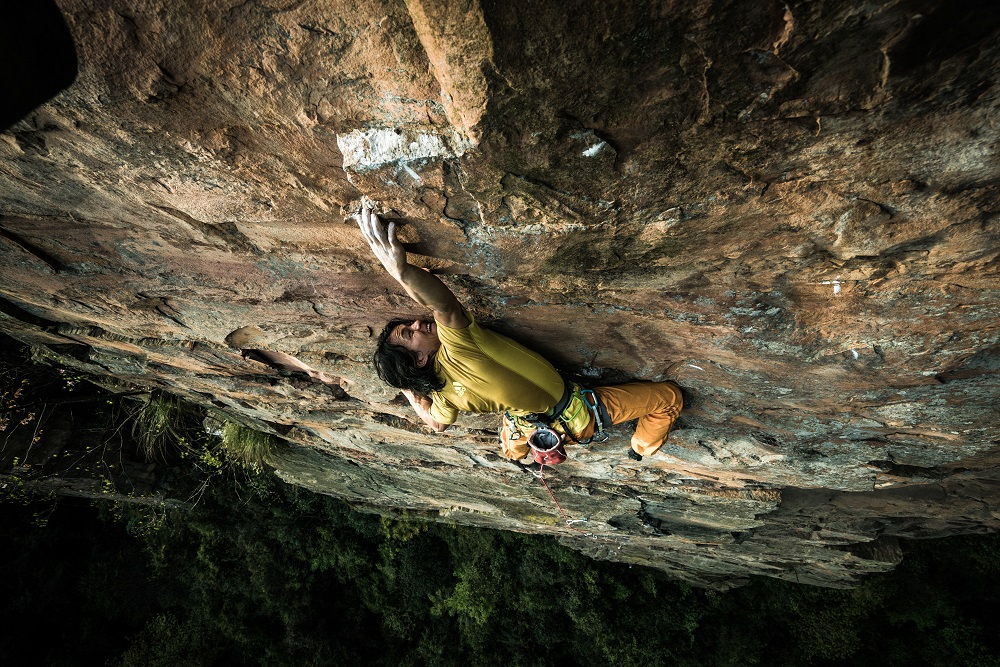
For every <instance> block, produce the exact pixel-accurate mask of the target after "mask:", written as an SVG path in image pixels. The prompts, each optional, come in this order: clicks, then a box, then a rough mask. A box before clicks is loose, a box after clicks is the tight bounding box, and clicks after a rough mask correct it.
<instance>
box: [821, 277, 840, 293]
mask: <svg viewBox="0 0 1000 667" xmlns="http://www.w3.org/2000/svg"><path fill="white" fill-rule="evenodd" d="M819 284H820V285H833V293H834V295H837V294H840V286H841V284H842V283H841V282H840V276H837V277H836V278H834V279H833V280H821V281H819Z"/></svg>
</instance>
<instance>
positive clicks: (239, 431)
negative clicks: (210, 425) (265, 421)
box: [222, 421, 279, 472]
mask: <svg viewBox="0 0 1000 667" xmlns="http://www.w3.org/2000/svg"><path fill="white" fill-rule="evenodd" d="M222 449H223V450H224V451H225V453H226V458H227V459H228V460H229V461H230V462H233V463H236V464H237V465H240V466H243V467H244V468H248V469H250V470H253V471H255V472H260V471H261V470H263V468H264V466H265V465H271V464H273V463H274V462H275V457H276V456H277V453H278V451H279V446H278V441H277V439H276V438H275V437H274V436H272V435H271V434H269V433H263V432H261V431H255V430H254V429H251V428H248V427H246V426H243V425H242V424H239V423H237V422H231V421H227V422H226V423H225V425H224V426H223V427H222Z"/></svg>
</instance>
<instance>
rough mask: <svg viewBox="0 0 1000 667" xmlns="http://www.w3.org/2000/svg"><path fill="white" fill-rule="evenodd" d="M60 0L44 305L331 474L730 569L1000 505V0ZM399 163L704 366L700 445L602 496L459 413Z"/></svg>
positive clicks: (581, 469) (589, 305)
mask: <svg viewBox="0 0 1000 667" xmlns="http://www.w3.org/2000/svg"><path fill="white" fill-rule="evenodd" d="M59 4H60V6H61V8H62V9H63V11H64V13H65V15H66V17H67V20H68V23H69V25H70V27H71V30H72V32H73V34H74V37H75V39H76V42H77V47H78V51H79V54H80V62H81V71H80V75H79V77H78V78H77V81H76V82H75V84H74V85H73V86H72V87H71V88H69V89H68V90H66V91H65V92H64V93H62V94H60V95H59V96H58V97H57V98H56V99H54V100H53V101H52V102H50V103H49V104H47V105H45V106H44V107H42V108H40V109H39V110H37V111H36V112H35V113H33V114H32V115H31V116H30V117H29V118H27V119H26V120H25V121H23V122H21V123H19V124H18V125H16V126H15V127H13V128H12V129H11V130H10V131H9V132H7V133H5V134H2V135H0V215H2V218H0V252H2V268H0V271H2V274H0V275H2V278H0V280H2V299H0V310H2V311H3V312H2V316H0V323H2V327H3V329H4V330H5V331H8V332H10V333H11V334H12V335H14V336H16V337H18V338H20V339H22V340H26V341H31V342H33V343H35V344H43V345H48V346H50V347H51V348H52V349H55V350H56V351H59V352H61V353H64V354H67V355H70V356H71V357H73V358H74V360H75V363H77V364H79V365H81V366H84V367H87V368H89V369H92V370H98V371H99V372H104V373H109V374H114V375H116V376H119V377H122V378H124V379H127V380H131V381H134V382H137V383H140V384H145V385H152V386H160V387H164V388H169V389H171V390H173V391H177V392H179V393H182V394H184V395H186V396H188V397H191V398H195V399H197V400H200V401H202V402H206V403H210V404H213V405H215V406H217V407H220V408H224V409H226V410H228V411H230V412H231V413H233V414H238V415H242V417H241V418H242V419H244V420H247V421H252V422H253V423H255V424H257V425H258V426H261V427H266V428H269V429H272V430H274V431H276V432H279V433H281V434H283V435H284V436H285V437H286V438H288V439H289V440H290V441H292V442H293V443H297V444H296V446H295V448H294V451H293V453H292V454H291V455H290V456H289V457H288V459H287V461H286V462H285V463H283V464H282V465H281V466H280V473H281V474H282V476H283V477H284V478H285V479H287V480H289V481H291V482H293V483H297V484H303V485H306V486H309V487H311V488H315V489H316V490H318V491H322V492H325V493H332V494H337V495H341V496H344V497H346V498H349V499H351V500H354V501H357V502H360V503H363V504H365V505H367V506H369V507H371V508H374V509H376V510H380V509H381V510H386V509H389V508H397V509H398V508H403V509H407V510H410V511H411V512H413V513H416V514H420V515H425V516H431V517H440V518H442V519H444V520H448V521H454V522H456V523H463V524H475V525H482V526H491V527H497V528H505V529H510V530H518V531H532V532H546V533H552V534H558V535H560V536H562V537H563V539H564V540H565V541H566V542H567V543H569V544H571V545H572V546H574V547H576V548H579V549H582V550H584V551H586V552H588V553H591V554H593V555H594V556H596V557H600V558H615V559H620V560H624V561H629V562H636V563H644V564H649V565H652V566H654V567H659V568H661V569H664V570H667V571H670V572H673V573H675V574H676V576H678V577H680V578H683V579H685V580H688V581H691V582H694V583H698V584H705V585H712V586H720V587H724V586H727V585H731V584H733V583H736V582H738V581H739V580H740V579H741V578H743V577H745V576H747V575H751V574H764V575H771V576H776V577H782V578H789V579H795V580H798V581H802V582H810V583H819V584H824V585H831V586H843V585H850V584H851V583H853V582H854V581H855V580H856V576H857V575H858V574H862V573H865V572H871V571H878V570H882V569H886V568H889V567H891V566H892V564H893V563H895V562H896V561H897V560H898V557H899V556H898V549H897V548H896V547H895V545H894V539H895V538H896V537H934V536H943V535H949V534H955V533H960V532H975V531H984V530H995V529H996V528H997V527H998V524H1000V516H998V513H997V510H996V507H997V501H998V499H1000V475H998V470H1000V467H998V460H997V459H998V457H1000V442H998V434H997V429H996V426H995V412H996V411H995V405H996V404H997V402H998V394H1000V391H998V389H1000V382H998V379H997V373H998V371H1000V333H998V323H1000V320H998V298H997V297H998V288H1000V281H998V273H1000V265H998V259H997V257H998V252H1000V244H998V241H1000V209H998V203H997V193H998V176H1000V166H998V149H997V141H998V136H1000V128H998V126H997V118H998V117H1000V115H998V111H1000V97H998V95H1000V85H998V80H997V78H998V74H997V73H998V72H1000V67H998V54H1000V9H998V8H997V7H993V6H989V3H980V2H971V1H967V2H944V1H943V0H924V1H920V0H915V1H910V2H905V1H895V2H894V1H889V2H857V3H841V2H834V1H833V0H815V1H812V2H789V3H788V4H784V3H782V2H771V1H764V2H754V3H750V2H741V3H737V2H708V1H707V0H706V1H702V2H698V1H693V0H691V1H678V2H662V3H632V2H620V3H617V2H598V1H596V0H578V1H576V2H560V3H556V2H551V3H546V2H542V3H539V2H527V1H525V0H512V1H505V2H496V1H489V0H466V1H465V2H458V1H457V0H360V1H352V2H341V1H339V0H332V1H330V2H322V3H314V2H301V1H292V0H259V1H254V2H237V1H230V2H222V1H216V2H204V3H186V4H181V5H178V4H177V3H173V2H166V1H165V0H163V1H160V2H157V1H155V0H147V1H132V2H124V1H118V0H88V1H86V2H84V1H83V0H59ZM362 195H366V196H369V197H371V198H373V199H376V200H379V201H381V202H382V205H383V208H384V210H385V211H386V213H387V215H388V216H389V217H391V218H396V219H398V220H402V221H405V222H406V223H408V224H407V225H406V226H405V227H404V229H403V236H404V238H405V240H406V241H407V243H408V244H409V249H410V250H411V251H412V253H413V255H412V257H413V258H414V261H417V262H420V263H422V264H423V265H424V266H427V267H429V268H431V269H433V270H435V271H437V272H439V273H441V274H443V275H444V276H445V279H446V280H447V281H448V282H449V283H450V284H451V285H452V286H453V287H454V289H455V291H456V293H458V294H459V296H460V298H462V299H463V300H464V301H465V302H466V303H468V304H469V305H470V307H471V308H472V310H473V311H474V312H475V313H476V315H477V317H478V318H480V320H482V321H484V322H492V323H493V324H495V325H496V326H497V328H499V329H501V330H502V331H504V332H506V333H509V334H511V335H513V336H515V337H517V338H519V339H521V340H522V341H524V342H526V343H528V344H529V345H531V346H533V347H535V348H536V349H538V350H539V351H541V352H544V353H545V354H547V355H548V356H549V357H551V358H552V360H553V361H554V362H555V363H556V364H557V365H558V366H560V367H561V368H563V369H564V370H565V371H566V372H568V373H573V374H577V375H579V376H583V377H585V378H589V379H590V380H591V381H595V382H596V381H598V380H599V381H603V382H608V381H616V380H624V379H627V378H646V379H661V378H666V377H673V378H677V379H679V380H680V382H681V384H682V385H683V386H684V387H685V390H686V392H687V399H688V404H689V408H688V410H687V411H686V412H685V413H684V415H683V418H682V422H681V424H680V426H679V428H678V430H676V431H675V432H674V434H673V435H672V437H671V441H670V442H669V443H668V445H667V446H666V447H665V448H664V449H663V451H662V453H661V454H659V455H657V456H656V457H653V458H647V459H646V460H644V461H643V462H641V463H636V462H632V461H629V460H628V459H627V458H625V457H624V455H623V452H624V449H625V446H626V442H627V434H628V431H627V429H620V430H619V431H618V432H617V435H616V437H615V438H613V439H612V440H611V441H609V442H607V443H605V444H602V445H594V446H592V447H590V448H589V450H587V451H576V452H573V453H572V454H573V457H572V459H571V461H570V462H568V463H566V464H564V465H562V466H560V467H559V468H558V469H556V470H553V471H551V472H550V473H549V476H548V481H549V483H550V485H551V486H552V488H553V490H554V492H555V494H556V496H557V497H558V499H559V502H560V504H561V505H562V507H563V508H564V509H565V511H566V513H567V514H568V516H569V517H570V518H572V519H587V521H586V522H580V523H574V524H572V526H571V527H567V526H566V525H565V524H564V523H563V520H562V518H561V517H560V515H559V513H558V511H557V509H556V508H555V506H554V505H553V503H552V500H551V499H550V498H549V496H548V494H547V493H546V491H545V489H544V488H543V487H542V486H541V485H540V484H539V483H538V481H537V480H535V479H534V478H533V477H532V476H531V475H530V474H526V473H525V472H524V471H522V470H519V469H518V468H516V467H515V466H513V465H512V464H510V463H507V462H505V461H503V460H502V459H500V458H499V457H498V455H497V451H498V448H497V446H496V445H495V442H494V437H493V435H492V432H493V427H494V419H493V418H487V417H467V418H464V419H463V421H461V422H460V428H458V429H455V430H454V431H449V432H448V433H446V434H444V435H432V434H430V433H428V432H426V431H425V430H424V429H422V428H421V427H420V426H419V425H418V424H417V421H416V419H415V418H414V417H413V416H412V415H411V414H410V413H409V412H408V408H407V406H406V403H405V401H404V400H402V398H401V397H400V396H397V395H395V394H394V392H391V391H388V390H387V389H385V388H384V387H382V386H380V384H379V383H378V382H377V381H376V379H375V378H374V375H373V372H372V369H371V368H370V366H369V364H368V357H369V354H370V350H371V345H372V339H371V335H372V329H373V328H376V329H377V328H380V327H381V323H382V322H384V321H385V320H386V319H387V318H389V317H390V316H397V315H412V314H415V313H418V312H419V311H418V310H416V309H415V308H414V306H413V305H412V304H411V303H410V302H408V300H407V299H406V298H405V296H404V295H403V294H402V293H401V291H400V290H399V289H398V288H397V287H396V286H395V285H394V283H392V281H391V279H389V278H388V277H387V276H385V275H384V274H383V273H381V272H380V270H379V269H378V267H377V266H376V265H375V263H374V262H373V260H372V259H371V258H370V256H369V254H368V252H367V248H366V246H365V245H364V242H363V240H362V238H361V236H360V234H359V232H358V230H357V229H356V227H355V226H353V225H352V224H350V223H345V222H343V219H344V216H345V215H346V214H350V213H352V212H353V211H355V210H356V209H357V208H358V206H359V202H360V198H361V196H362ZM237 331H239V333H238V334H237V335H231V334H234V332H237ZM227 341H228V342H227ZM231 344H232V345H235V346H236V347H233V346H232V345H231ZM237 347H238V348H243V349H263V350H271V351H275V352H284V353H287V354H290V355H294V356H295V357H297V358H298V359H300V360H301V361H302V362H303V363H305V364H307V365H309V366H310V367H311V368H313V369H316V370H317V371H321V372H322V373H324V374H325V375H324V376H323V378H324V379H325V380H326V382H316V383H310V382H305V381H302V380H300V379H298V378H297V377H294V376H293V377H289V376H288V375H287V374H286V375H280V374H278V373H276V372H275V371H274V370H272V369H271V368H269V367H268V366H267V365H265V364H262V363H259V362H256V361H251V360H246V359H243V358H241V355H240V350H239V349H236V348H237Z"/></svg>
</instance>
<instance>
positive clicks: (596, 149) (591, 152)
mask: <svg viewBox="0 0 1000 667" xmlns="http://www.w3.org/2000/svg"><path fill="white" fill-rule="evenodd" d="M607 145H608V144H607V142H604V141H602V142H600V143H597V144H594V145H593V146H591V147H590V148H588V149H586V150H585V151H583V157H597V154H598V153H600V152H601V151H602V150H604V147H605V146H607Z"/></svg>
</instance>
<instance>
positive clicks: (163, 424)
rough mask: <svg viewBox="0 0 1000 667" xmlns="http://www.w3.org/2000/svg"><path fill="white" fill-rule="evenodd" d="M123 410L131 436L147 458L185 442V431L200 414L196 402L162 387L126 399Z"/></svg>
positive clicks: (163, 455) (162, 456)
mask: <svg viewBox="0 0 1000 667" xmlns="http://www.w3.org/2000/svg"><path fill="white" fill-rule="evenodd" d="M126 412H127V414H128V417H129V419H130V420H131V422H132V437H133V438H135V441H136V442H137V443H138V444H139V447H140V448H141V450H142V451H143V453H144V454H145V455H146V458H147V459H149V460H151V461H162V460H165V459H166V458H167V454H168V452H169V451H170V450H171V449H172V448H175V447H177V446H183V445H185V444H187V434H188V433H189V432H190V431H192V430H193V427H194V424H196V423H197V422H198V421H199V418H200V417H201V411H200V410H199V409H198V408H197V407H196V406H194V405H193V404H191V403H188V402H186V401H184V400H182V399H181V398H179V397H177V396H174V395H173V394H168V393H167V392H164V391H153V392H151V393H150V394H149V395H148V396H143V397H141V398H139V399H136V400H132V401H129V402H128V403H127V404H126Z"/></svg>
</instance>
